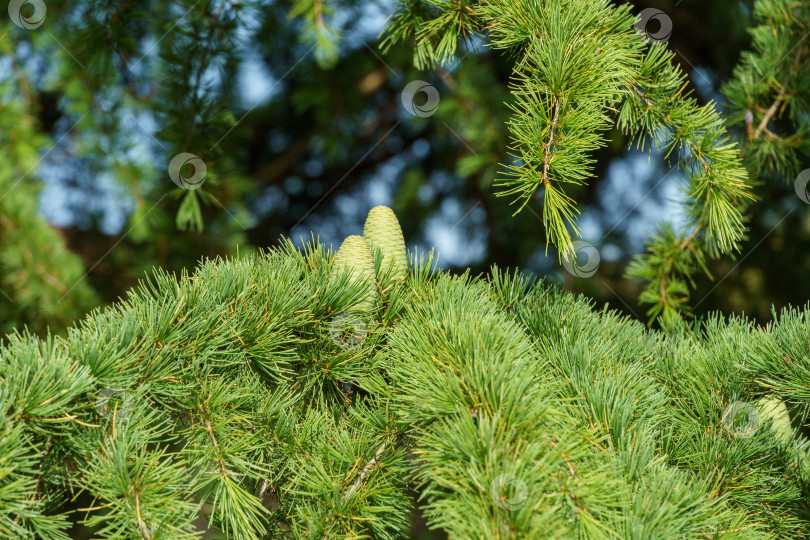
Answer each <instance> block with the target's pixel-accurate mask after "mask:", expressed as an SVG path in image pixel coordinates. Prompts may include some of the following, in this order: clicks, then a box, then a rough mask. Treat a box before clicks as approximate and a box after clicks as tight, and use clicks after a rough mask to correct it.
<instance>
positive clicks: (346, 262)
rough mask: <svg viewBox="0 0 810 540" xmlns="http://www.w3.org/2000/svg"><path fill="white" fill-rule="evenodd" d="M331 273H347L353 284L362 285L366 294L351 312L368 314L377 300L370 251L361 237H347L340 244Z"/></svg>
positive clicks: (372, 260)
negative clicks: (349, 273) (349, 274)
mask: <svg viewBox="0 0 810 540" xmlns="http://www.w3.org/2000/svg"><path fill="white" fill-rule="evenodd" d="M332 269H333V271H347V270H348V271H349V272H351V276H352V277H351V279H352V281H353V282H355V283H358V282H359V283H362V284H363V287H364V288H365V290H366V293H365V294H364V295H363V297H362V298H361V299H360V301H359V302H357V304H355V305H354V306H353V311H362V312H369V311H371V310H372V309H373V308H374V301H375V300H376V298H377V283H376V281H375V276H374V259H373V258H372V257H371V250H370V249H369V247H368V244H367V243H366V241H365V239H364V238H363V237H362V236H356V235H354V236H349V237H348V238H346V240H344V241H343V244H341V246H340V249H339V250H338V252H337V254H336V255H335V261H334V262H333V263H332Z"/></svg>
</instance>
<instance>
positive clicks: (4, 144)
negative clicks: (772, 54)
mask: <svg viewBox="0 0 810 540" xmlns="http://www.w3.org/2000/svg"><path fill="white" fill-rule="evenodd" d="M632 4H633V7H634V10H637V11H641V10H642V9H644V8H647V7H655V8H658V9H660V10H662V11H664V12H665V13H666V14H667V15H668V16H669V17H670V18H671V20H672V25H673V33H672V36H671V38H670V39H669V41H668V44H667V46H668V47H669V48H670V49H672V50H674V51H676V60H677V61H678V62H679V63H680V64H681V67H682V68H683V69H684V70H685V71H686V73H688V74H689V77H690V80H691V85H692V87H693V88H694V95H695V96H696V97H697V99H698V100H699V101H700V102H701V103H705V102H708V101H709V100H715V101H717V102H718V103H719V104H720V106H721V107H726V108H727V112H728V113H729V115H728V118H729V121H730V127H732V128H735V129H736V130H737V134H738V136H739V137H741V138H744V137H745V135H746V133H745V130H746V121H745V118H744V116H743V115H742V113H741V112H740V107H741V104H740V103H739V102H737V101H735V97H734V96H735V93H736V94H737V96H738V97H739V93H740V88H739V87H737V88H734V87H730V90H729V91H727V92H726V93H727V94H728V95H730V96H731V100H729V99H727V98H726V97H725V96H724V95H723V94H721V93H720V88H721V87H722V85H723V84H724V83H728V82H729V81H732V80H733V75H734V70H735V67H737V66H740V65H741V64H740V60H741V57H742V55H743V52H744V51H745V50H747V49H748V48H749V47H750V46H751V43H752V42H751V34H750V33H749V32H748V30H749V29H750V28H752V27H753V26H754V24H755V20H754V14H753V11H752V8H753V2H751V1H736V0H718V1H713V2H703V1H698V0H695V1H691V0H671V1H637V2H632ZM45 5H46V7H47V13H46V15H45V18H44V19H43V20H42V21H41V25H39V26H38V27H36V28H29V29H26V28H20V27H19V26H18V25H15V24H14V22H13V21H12V20H11V19H10V18H3V19H2V21H1V22H0V53H1V54H2V58H0V331H2V332H4V333H5V332H8V331H10V330H12V329H14V328H21V327H22V326H24V325H25V326H28V327H29V328H31V329H32V330H33V331H36V332H38V333H43V332H45V329H46V328H47V327H50V328H51V330H52V331H55V332H59V331H60V329H62V328H64V327H65V326H66V325H67V324H69V323H70V321H72V320H74V319H75V318H77V317H79V316H81V315H82V314H83V313H84V312H86V311H88V310H90V309H92V308H94V307H96V306H99V305H103V304H106V303H109V302H113V301H115V300H116V299H117V298H118V297H119V296H121V295H122V294H123V293H124V291H126V289H127V288H129V287H130V286H132V285H133V283H134V282H135V281H136V280H137V279H138V278H140V277H142V276H143V275H144V273H145V272H148V271H149V270H150V269H151V268H152V267H153V266H161V267H163V268H166V269H167V270H170V271H177V270H180V269H182V268H191V267H194V266H195V265H196V262H197V261H198V260H199V259H200V258H202V257H214V256H217V255H234V256H237V255H244V254H246V253H250V252H251V251H253V250H256V249H260V248H264V247H268V246H271V245H275V244H277V243H278V241H279V237H280V235H286V236H290V237H291V238H293V239H294V240H295V241H297V242H301V240H300V238H301V237H303V238H304V239H308V238H309V236H310V231H312V232H314V234H316V235H318V236H320V238H321V239H322V240H323V241H325V242H327V243H332V244H333V245H334V246H335V248H337V246H338V245H339V243H340V241H342V239H343V238H344V237H346V236H347V235H350V234H358V233H359V231H361V230H362V222H363V219H364V218H365V216H366V214H367V212H368V209H369V208H370V207H371V206H374V205H378V204H386V205H389V206H391V207H392V208H393V209H394V210H395V212H396V213H397V215H398V216H399V218H400V222H401V224H402V227H403V230H404V234H405V238H406V242H407V244H408V247H409V249H414V248H418V249H420V250H422V249H429V248H431V247H434V246H435V247H436V248H437V250H438V252H439V253H440V259H439V263H440V266H443V267H445V268H450V269H457V270H462V269H464V268H467V267H470V268H472V270H473V272H476V273H477V272H483V271H486V270H487V269H488V267H489V266H490V265H491V264H493V263H495V264H497V265H498V266H500V267H510V268H514V267H519V268H520V269H521V270H523V271H524V272H527V273H531V274H534V275H536V276H545V277H547V278H548V279H549V280H551V281H555V282H560V283H563V284H564V285H565V286H566V287H567V288H569V289H570V290H573V291H575V292H580V293H584V294H586V295H588V296H590V297H592V298H594V299H595V300H597V301H598V302H599V303H600V304H601V303H605V302H606V303H608V304H609V305H610V306H611V307H612V308H616V309H618V310H620V311H623V312H625V313H627V314H629V315H631V316H634V317H639V318H641V319H642V320H646V318H645V317H644V308H643V307H641V308H640V307H639V305H638V303H637V299H638V295H639V292H640V290H641V287H642V284H641V283H639V282H636V281H633V280H629V279H627V278H626V277H625V276H624V272H625V270H626V267H627V264H628V262H629V261H630V259H631V258H632V256H633V255H634V254H636V253H640V252H642V251H643V250H644V242H645V241H646V240H648V238H649V236H650V234H652V233H653V232H654V231H655V230H656V224H657V223H658V222H659V221H672V222H676V223H677V222H678V221H679V220H682V219H683V215H682V207H681V206H680V205H679V204H678V202H679V200H680V199H681V197H682V195H681V193H680V189H681V187H682V181H683V178H682V176H681V175H680V173H679V172H678V171H677V170H671V169H670V167H669V166H668V165H667V164H666V161H665V159H664V158H663V156H662V155H661V154H660V153H656V152H653V153H652V155H650V154H648V153H646V152H642V151H639V150H635V149H630V148H628V141H627V140H626V139H625V137H624V135H623V134H622V133H621V132H619V131H618V130H613V131H611V132H610V133H609V134H608V137H609V139H610V144H609V145H607V146H606V147H604V148H601V149H599V150H598V151H597V154H596V156H595V157H596V159H597V163H596V171H597V175H596V176H597V178H596V179H595V180H594V181H593V182H591V183H589V184H588V185H584V186H577V187H576V188H575V189H571V190H570V191H569V195H571V196H572V198H573V199H574V200H575V201H577V203H578V204H579V208H580V210H581V215H580V227H581V230H582V234H583V240H585V241H587V242H589V243H591V244H593V245H594V246H596V247H597V248H598V250H599V254H600V259H601V262H600V266H599V269H598V272H597V273H596V275H594V276H593V277H591V278H588V279H580V278H573V277H572V276H571V275H570V274H568V273H567V272H566V271H565V270H564V269H563V268H562V267H561V266H560V264H559V262H558V258H557V254H556V252H554V251H553V249H552V248H548V249H547V247H546V234H545V231H544V230H543V227H542V224H541V220H540V216H541V215H542V207H541V205H540V203H539V202H538V201H535V200H533V201H532V202H531V203H529V205H528V206H527V208H526V209H525V210H524V211H523V212H521V213H520V214H518V215H517V216H514V217H513V216H512V214H513V212H514V207H513V206H510V204H509V200H508V199H504V198H500V197H498V198H496V197H495V195H494V191H493V189H492V181H493V179H494V178H495V173H496V171H497V170H498V167H499V165H498V164H499V163H502V162H503V161H504V160H505V157H506V155H507V148H506V145H507V143H508V140H507V131H506V128H505V122H506V121H507V120H508V117H509V114H510V111H509V107H508V106H509V101H510V95H509V93H508V82H509V77H510V74H511V71H512V65H513V62H512V59H510V58H509V57H508V56H507V55H504V54H503V53H501V52H498V51H492V50H490V49H489V48H487V47H486V45H485V44H484V43H480V42H477V41H470V42H467V43H465V44H464V45H463V47H464V49H463V51H462V53H461V54H460V55H458V58H457V59H455V60H452V61H451V62H450V63H448V64H447V65H445V66H444V67H443V68H438V69H434V70H428V71H425V70H417V69H415V68H414V67H413V50H412V48H410V47H408V46H394V47H392V48H391V49H390V50H389V51H388V52H387V53H386V54H383V53H382V52H381V51H380V48H379V35H380V32H381V31H382V30H383V29H384V28H385V24H386V19H387V17H388V16H389V15H391V13H393V11H394V9H395V8H396V3H394V2H392V1H389V0H379V1H374V2H356V1H353V0H340V1H328V2H327V1H324V0H295V1H293V2H276V1H236V0H176V1H169V2H156V1H149V0H142V1H139V2H133V1H131V0H112V1H100V0H72V1H60V0H46V1H45ZM22 9H23V11H24V13H23V14H24V16H26V17H30V16H32V15H33V11H29V12H26V11H25V10H26V9H32V7H31V5H28V6H25V5H24V6H23V7H22ZM802 42H803V45H802V46H801V47H799V49H798V51H797V53H799V54H800V53H801V51H803V50H804V47H807V48H810V43H808V41H807V40H805V39H804V38H802ZM799 65H802V64H801V63H800V64H799ZM755 68H756V66H755V65H754V66H753V67H752V66H751V65H750V62H749V65H748V66H747V67H746V66H745V65H742V67H737V69H738V70H743V71H738V73H737V75H738V78H744V77H746V76H748V77H750V76H751V74H752V73H754V74H755V73H756V69H755ZM746 69H747V71H746ZM805 71H810V70H805ZM415 80H423V81H426V82H428V83H430V84H431V85H433V86H434V87H435V88H436V89H437V90H438V92H439V97H440V99H439V103H438V107H437V109H436V111H435V114H432V115H430V116H425V117H418V116H413V115H411V114H409V113H408V112H407V111H406V110H405V108H404V107H403V104H402V91H403V88H404V87H405V86H406V85H407V84H408V83H409V82H412V81H415ZM806 82H807V84H806V85H804V86H803V87H802V88H803V91H804V92H805V94H804V96H805V98H806V96H807V93H806V92H807V91H808V89H810V81H806ZM762 84H763V85H765V86H764V88H763V96H762V97H763V103H762V106H765V108H766V109H767V104H768V103H770V100H769V99H767V98H768V96H769V92H771V91H773V90H774V88H773V87H771V86H768V85H766V84H765V81H763V82H762ZM783 101H784V100H783ZM743 105H744V103H743ZM807 125H810V121H808V116H807V111H806V109H805V110H804V111H803V112H802V109H801V108H799V112H798V113H795V114H792V113H791V114H788V113H785V111H784V103H780V104H779V106H778V107H777V111H776V114H774V115H773V117H772V118H771V123H770V124H769V126H770V129H772V130H773V132H774V133H776V134H780V133H786V134H789V135H790V136H791V137H794V139H790V142H791V144H793V147H794V148H795V152H793V154H791V158H790V160H786V161H785V162H784V163H783V164H782V165H781V166H780V167H777V168H775V169H774V168H773V167H771V168H769V167H767V166H765V165H764V164H763V163H760V162H757V161H756V159H754V158H749V161H748V164H749V166H750V167H751V168H752V169H755V171H754V173H755V174H752V176H753V177H755V178H756V179H757V181H758V182H759V185H758V186H757V187H756V195H757V196H758V197H759V200H758V201H757V202H756V203H754V204H753V205H752V207H751V208H750V210H749V214H750V216H751V221H750V233H749V239H748V240H747V241H746V242H745V244H744V246H743V248H742V252H741V255H740V257H738V258H737V260H732V259H729V258H722V259H719V260H716V261H711V262H710V265H711V268H710V271H711V273H712V275H713V276H714V280H710V279H707V278H704V277H699V278H697V279H698V282H697V289H696V290H695V291H694V293H693V295H692V298H693V301H692V305H693V306H694V311H695V313H696V314H698V315H701V314H704V313H706V312H708V311H713V310H718V309H720V310H723V311H724V312H726V313H732V312H733V313H745V314H747V315H749V316H753V317H755V318H756V319H758V320H760V321H767V320H769V319H770V317H771V309H772V306H775V307H776V308H781V307H783V306H786V305H788V304H793V305H800V304H803V303H805V302H806V301H807V299H808V298H810V281H808V280H807V275H810V250H808V249H807V248H808V246H810V205H808V204H805V203H803V201H801V200H800V199H799V198H798V197H797V196H796V193H795V191H794V184H793V179H795V177H796V175H797V174H798V173H799V172H800V171H801V170H803V169H806V168H810V156H808V153H807V137H805V136H804V131H805V130H806V129H807V128H806V126H807ZM735 126H736V127H735ZM802 126H803V127H802ZM755 127H756V126H755ZM762 140H763V141H764V142H763V143H761V144H760V143H757V144H759V146H757V144H755V145H753V146H754V147H755V148H754V151H752V152H751V153H750V155H751V156H756V155H761V153H762V152H759V154H758V153H757V148H759V149H760V150H761V146H762V145H763V144H768V141H771V142H772V141H773V138H772V137H770V136H767V137H763V138H762ZM794 143H795V144H794ZM766 150H767V149H766ZM771 150H773V148H772V149H771ZM181 152H188V153H192V154H194V155H196V156H199V157H200V158H201V159H202V160H203V161H204V162H205V165H206V177H205V182H204V184H203V186H202V187H201V188H199V189H196V190H186V189H182V188H180V187H178V186H176V185H175V184H174V183H173V182H172V180H171V179H170V177H169V174H168V172H167V170H168V166H169V162H170V160H171V159H172V157H174V156H175V155H176V154H178V153H181ZM749 172H751V171H750V170H749ZM185 173H186V175H189V174H190V172H189V171H185Z"/></svg>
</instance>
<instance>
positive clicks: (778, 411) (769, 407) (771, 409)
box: [757, 398, 793, 442]
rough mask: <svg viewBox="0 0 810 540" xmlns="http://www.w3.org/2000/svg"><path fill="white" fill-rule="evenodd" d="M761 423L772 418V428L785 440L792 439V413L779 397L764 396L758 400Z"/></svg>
mask: <svg viewBox="0 0 810 540" xmlns="http://www.w3.org/2000/svg"><path fill="white" fill-rule="evenodd" d="M757 408H758V409H759V414H760V418H761V420H762V422H761V423H763V424H764V423H765V422H767V421H768V420H771V421H772V422H771V429H772V430H773V431H774V433H776V435H777V437H779V439H780V440H781V441H783V442H787V441H788V440H790V437H791V436H792V435H793V426H791V425H790V415H789V414H788V410H787V407H786V406H785V403H784V402H783V401H781V400H779V399H777V398H762V399H760V400H759V401H758V402H757Z"/></svg>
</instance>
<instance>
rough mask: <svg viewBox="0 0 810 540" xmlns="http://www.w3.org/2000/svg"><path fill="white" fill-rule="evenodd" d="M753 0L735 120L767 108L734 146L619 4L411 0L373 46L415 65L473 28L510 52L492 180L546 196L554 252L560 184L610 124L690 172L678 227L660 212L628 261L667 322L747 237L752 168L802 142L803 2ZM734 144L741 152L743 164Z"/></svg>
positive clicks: (645, 296)
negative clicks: (504, 121) (409, 51)
mask: <svg viewBox="0 0 810 540" xmlns="http://www.w3.org/2000/svg"><path fill="white" fill-rule="evenodd" d="M756 5H757V8H756V14H757V16H758V17H759V18H761V19H765V20H766V21H767V23H768V24H767V25H763V26H760V27H758V28H756V29H754V30H753V32H752V33H753V35H754V47H755V52H752V53H749V54H747V55H746V56H745V57H744V58H743V61H742V63H741V65H740V66H739V67H738V69H737V70H736V71H735V76H736V77H735V80H734V81H733V82H731V83H729V84H728V85H727V87H726V94H727V95H729V96H730V97H731V100H732V108H734V109H736V110H738V111H740V112H739V114H737V115H736V116H734V115H733V116H732V118H736V119H738V120H739V118H740V117H741V116H742V112H741V111H743V110H747V111H748V114H749V115H750V114H752V113H751V111H752V110H755V111H757V112H758V116H757V118H759V117H760V116H761V117H762V121H761V123H760V126H759V128H757V130H756V132H753V131H750V123H751V122H750V119H749V120H747V122H748V125H749V138H750V139H751V140H750V142H748V143H746V145H745V146H744V147H743V148H742V149H741V148H739V147H738V145H737V144H736V143H734V142H733V141H732V140H731V139H730V137H729V136H728V135H727V133H726V127H725V124H724V119H723V118H722V117H721V116H720V114H719V112H718V110H717V106H716V104H715V103H713V102H710V103H708V104H706V105H703V106H700V105H699V104H698V103H697V101H696V100H695V99H694V98H692V97H690V93H691V91H690V90H688V83H687V81H686V76H685V74H684V73H683V72H682V71H681V69H680V68H679V67H677V66H676V64H675V63H674V62H673V59H674V52H672V51H670V50H668V49H667V48H666V44H665V40H659V39H657V38H656V37H655V36H650V35H647V34H646V29H644V28H641V29H640V30H641V33H639V31H638V30H637V29H636V28H635V26H636V23H637V22H638V20H637V18H636V17H635V16H634V15H633V14H632V13H631V10H630V6H629V5H628V4H623V5H619V6H615V5H613V4H611V3H610V2H608V1H607V0H601V1H597V2H592V1H583V0H561V1H551V2H523V1H519V0H484V1H481V2H472V1H465V2H456V3H450V2H424V1H421V0H419V1H410V0H409V1H404V2H401V3H400V7H399V9H398V11H397V12H396V13H395V14H394V15H393V16H392V18H391V19H390V21H389V26H388V28H387V29H386V35H385V38H384V39H383V41H382V46H383V48H384V49H386V48H388V47H390V46H392V45H393V44H394V43H398V42H410V43H411V44H412V46H413V48H414V64H415V65H416V66H417V67H419V68H422V69H424V68H427V67H430V66H433V65H436V64H442V63H446V62H448V61H449V60H451V59H452V58H453V57H454V56H455V54H456V51H457V47H458V42H459V40H466V39H467V38H468V37H469V36H471V35H474V36H476V39H485V40H486V42H487V44H488V45H489V46H491V47H493V48H495V49H503V50H505V51H507V52H508V53H509V54H510V55H512V57H513V58H514V71H513V75H512V83H511V92H512V98H513V102H512V103H511V108H512V110H513V116H512V118H511V120H510V121H509V123H508V125H509V130H510V134H511V138H512V158H511V161H509V162H507V163H505V164H504V171H503V173H502V174H501V177H500V180H499V181H498V182H497V183H496V185H497V186H500V187H501V194H502V195H506V196H512V197H515V198H516V202H520V205H519V207H518V211H519V210H520V209H522V208H523V207H525V205H526V204H527V203H528V202H529V200H531V198H532V197H534V196H537V197H539V198H541V199H542V202H543V223H544V225H545V227H546V229H547V239H548V242H550V243H551V244H553V245H554V246H555V247H557V248H558V250H559V254H560V257H561V258H565V259H575V258H576V256H577V254H576V250H575V249H574V246H573V241H572V234H573V235H577V236H578V235H579V229H578V227H577V220H576V215H577V214H578V210H577V208H576V204H575V202H574V200H573V199H571V198H570V197H569V196H568V195H566V192H565V186H566V185H569V186H570V185H577V184H582V183H585V182H587V181H589V180H590V179H591V177H592V175H593V167H594V162H595V159H594V158H593V153H594V151H595V150H596V149H598V148H600V147H602V146H604V145H606V144H607V142H608V139H607V137H606V134H607V133H606V132H607V131H608V130H609V129H610V128H611V127H612V126H613V125H614V124H615V125H616V126H617V127H618V128H620V129H621V130H622V131H623V132H624V133H625V134H626V135H628V136H629V137H630V140H631V144H632V143H635V144H636V145H637V146H638V147H639V148H642V149H643V148H651V147H656V148H659V149H663V150H664V151H665V154H666V157H667V158H668V159H670V158H673V159H674V161H675V162H676V163H677V165H678V166H679V167H680V168H681V170H682V171H683V173H684V174H685V175H686V177H687V183H686V185H685V186H684V194H685V199H686V200H685V206H686V213H687V216H688V219H687V224H686V227H685V228H684V229H683V230H678V231H676V230H674V229H673V228H672V226H670V225H669V224H666V223H664V224H662V226H661V229H660V231H659V232H658V233H656V234H655V235H653V236H652V238H651V239H650V241H649V243H648V249H647V253H646V254H643V255H640V256H638V257H637V259H636V261H635V262H634V263H633V264H632V265H631V266H630V267H629V269H628V272H627V275H628V276H629V277H635V278H640V279H642V280H644V281H645V282H646V286H645V288H644V290H643V291H642V293H641V296H640V299H639V300H640V302H641V303H642V304H647V305H649V306H650V308H649V311H648V315H649V316H650V317H651V319H655V318H657V317H661V319H662V323H663V324H667V325H671V324H673V323H674V322H675V321H676V320H677V319H678V318H679V314H681V313H682V312H684V311H687V312H688V310H689V306H688V301H689V291H690V288H694V286H695V274H696V273H697V272H698V271H701V272H703V273H705V274H706V275H708V276H709V277H711V274H710V273H709V270H708V267H707V258H717V257H719V256H720V255H723V254H725V255H729V254H732V253H734V252H736V251H738V250H739V248H740V244H741V242H742V241H743V240H744V239H745V231H746V226H745V224H746V218H745V216H744V211H745V209H746V208H747V207H748V205H749V204H750V203H751V201H753V200H754V194H753V192H752V185H753V183H752V181H751V180H749V178H748V170H753V171H754V172H755V174H756V175H757V176H758V175H759V173H760V171H764V170H766V169H775V170H777V171H778V172H780V173H781V174H783V175H785V176H790V175H793V177H795V174H796V173H797V172H798V170H799V169H798V164H799V160H798V158H797V156H798V155H799V153H800V152H805V153H806V151H807V148H806V144H807V142H806V141H807V137H806V136H805V135H803V133H804V130H806V126H807V121H806V120H807V114H808V108H807V103H808V101H807V97H806V92H805V89H807V88H808V87H810V84H808V81H807V80H806V76H807V75H806V70H801V66H802V65H803V64H802V62H801V55H802V54H803V53H804V52H806V38H807V33H808V32H807V31H808V24H810V13H808V11H807V6H806V5H803V4H802V3H799V2H792V1H790V0H780V1H771V0H758V1H757V2H756ZM642 22H644V21H642ZM783 35H786V36H787V39H783V38H782V37H781V36H783ZM794 59H795V61H793V60H794ZM786 60H792V61H786ZM763 72H767V73H765V76H764V80H763ZM774 93H777V95H776V97H775V99H774V101H773V104H771V103H770V100H771V96H772V94H774ZM766 102H767V105H772V106H770V107H768V106H767V105H765V103H766ZM785 108H788V110H789V112H788V113H787V114H785V116H786V117H789V118H790V119H791V121H793V122H794V123H795V124H796V127H795V128H794V129H793V130H792V131H794V133H790V132H789V134H787V135H785V136H784V137H779V136H776V135H775V134H773V133H772V132H771V131H769V130H768V128H767V126H768V124H769V122H770V121H771V120H772V119H774V114H775V112H776V111H777V110H784V109H785ZM766 109H767V110H766ZM765 135H767V136H765ZM785 150H787V151H785ZM741 154H744V155H745V156H748V157H747V159H746V162H747V165H748V170H747V169H746V167H744V166H743V157H742V155H741Z"/></svg>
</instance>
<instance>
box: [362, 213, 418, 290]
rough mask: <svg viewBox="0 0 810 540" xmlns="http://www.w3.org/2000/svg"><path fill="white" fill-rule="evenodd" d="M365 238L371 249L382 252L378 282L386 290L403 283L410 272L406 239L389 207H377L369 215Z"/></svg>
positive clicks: (364, 231) (364, 232)
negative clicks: (394, 284) (397, 283)
mask: <svg viewBox="0 0 810 540" xmlns="http://www.w3.org/2000/svg"><path fill="white" fill-rule="evenodd" d="M363 237H364V238H365V239H366V241H367V242H368V245H369V246H370V247H371V248H375V247H376V248H379V250H380V251H381V252H382V256H383V259H382V266H381V268H380V275H379V276H377V280H378V281H379V282H380V286H381V287H382V288H383V289H385V288H387V287H388V286H389V285H391V284H393V283H395V282H398V281H402V280H404V279H405V275H406V273H407V271H408V257H407V255H406V253H405V238H404V237H403V236H402V228H401V227H400V226H399V221H397V216H396V215H395V214H394V211H393V210H391V209H390V208H388V207H387V206H375V207H374V208H372V209H371V211H370V212H369V213H368V217H367V218H366V224H365V226H364V227H363Z"/></svg>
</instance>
